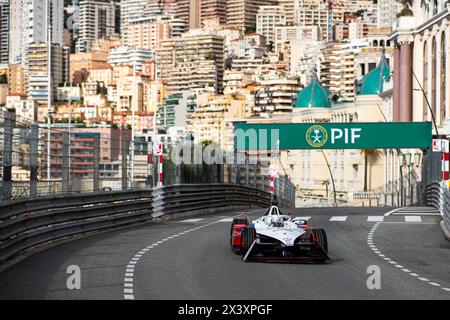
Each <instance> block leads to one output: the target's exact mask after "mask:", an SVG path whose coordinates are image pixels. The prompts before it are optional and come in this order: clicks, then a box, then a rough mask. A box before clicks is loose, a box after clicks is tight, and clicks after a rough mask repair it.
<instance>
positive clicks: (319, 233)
mask: <svg viewBox="0 0 450 320" xmlns="http://www.w3.org/2000/svg"><path fill="white" fill-rule="evenodd" d="M311 232H312V233H313V235H314V239H315V241H317V242H318V244H319V245H320V246H321V247H322V249H323V250H324V251H325V252H326V253H328V239H327V234H326V232H325V230H324V229H311Z"/></svg>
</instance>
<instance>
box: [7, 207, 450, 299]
mask: <svg viewBox="0 0 450 320" xmlns="http://www.w3.org/2000/svg"><path fill="white" fill-rule="evenodd" d="M264 211H265V210H264V209H250V210H241V209H240V210H235V211H234V212H229V211H228V212H220V213H217V214H214V215H207V216H199V217H194V218H190V219H189V220H188V219H187V218H186V219H179V220H176V221H175V220H174V221H170V222H166V223H148V224H145V225H141V226H137V227H131V228H128V229H122V230H116V231H111V232H107V233H102V234H97V235H92V236H89V237H86V238H82V239H79V240H75V241H72V242H67V243H64V244H60V245H58V246H56V247H53V248H49V249H47V250H45V251H42V252H39V253H36V254H34V255H32V256H30V257H28V258H26V259H24V260H23V261H21V262H19V263H18V264H16V265H15V266H13V267H12V268H10V269H8V270H6V271H4V272H3V273H2V274H0V299H1V300H5V299H118V300H122V299H124V298H125V297H126V296H127V295H126V294H124V290H125V289H127V288H128V291H127V292H128V293H129V292H130V286H129V287H125V279H126V278H127V277H128V278H129V277H130V276H131V277H132V279H131V280H132V285H131V288H132V290H131V291H132V294H128V297H130V296H132V298H134V299H183V300H184V299H195V300H207V299H220V300H227V299H446V300H449V299H450V289H449V288H450V269H449V268H448V266H449V265H450V243H449V242H447V241H446V240H445V239H444V237H443V235H442V233H441V230H440V227H439V224H438V223H439V220H440V218H439V217H438V216H423V217H422V218H421V221H420V222H405V217H404V216H402V215H392V216H389V217H384V218H380V219H383V222H373V221H368V217H369V216H377V217H382V216H383V214H384V213H386V212H387V211H388V209H384V208H328V209H327V208H316V209H296V210H289V211H290V212H292V213H293V216H303V217H304V216H310V217H311V219H310V220H309V223H310V224H312V225H315V226H317V227H322V228H324V229H326V232H327V236H328V242H329V255H330V257H331V261H329V262H328V263H326V264H307V263H302V264H286V263H261V262H243V261H242V260H241V259H240V257H239V256H238V255H235V254H233V253H232V252H231V251H230V248H229V231H230V222H227V221H226V219H227V218H229V217H231V216H233V215H236V214H237V213H242V212H246V213H249V215H250V217H251V218H257V217H258V216H260V215H261V214H262V213H263V212H264ZM333 216H345V217H347V218H346V219H345V221H330V220H336V219H332V217H333ZM191 219H194V220H191ZM197 219H199V220H197ZM223 219H225V221H223ZM375 219H376V218H375ZM186 220H187V221H186ZM219 220H222V221H219ZM338 220H339V219H338ZM341 220H342V219H341ZM187 230H191V231H189V232H187V233H183V232H185V231H187ZM371 230H372V232H371ZM370 235H371V239H372V242H370V243H369V242H368V241H369V240H368V237H370ZM163 239H166V240H163ZM158 242H159V243H158ZM152 244H155V246H153V245H152ZM144 248H146V249H147V250H145V253H143V252H142V250H143V249H144ZM139 252H141V253H142V254H139V258H135V261H134V264H133V270H132V271H133V273H132V274H131V275H130V274H129V273H128V274H127V272H128V271H129V269H128V267H127V266H130V261H132V259H133V257H135V255H136V254H138V253H139ZM385 258H386V259H385ZM389 260H390V261H389ZM70 265H77V266H79V267H80V269H81V289H80V290H69V289H67V286H66V281H67V278H68V277H69V274H67V273H66V268H67V267H68V266H70ZM369 266H378V267H379V268H380V271H381V288H380V289H373V290H369V289H368V287H367V284H366V282H367V279H368V277H369V276H370V274H368V273H367V268H368V267H369ZM127 270H128V271H127ZM127 281H130V279H128V280H127ZM125 291H126V290H125Z"/></svg>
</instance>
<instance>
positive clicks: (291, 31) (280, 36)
mask: <svg viewBox="0 0 450 320" xmlns="http://www.w3.org/2000/svg"><path fill="white" fill-rule="evenodd" d="M320 39H321V34H320V28H319V27H318V26H307V27H305V26H276V27H275V41H274V47H275V53H277V54H279V53H281V52H282V51H283V46H284V45H285V44H286V43H290V42H293V41H301V40H312V41H319V40H320Z"/></svg>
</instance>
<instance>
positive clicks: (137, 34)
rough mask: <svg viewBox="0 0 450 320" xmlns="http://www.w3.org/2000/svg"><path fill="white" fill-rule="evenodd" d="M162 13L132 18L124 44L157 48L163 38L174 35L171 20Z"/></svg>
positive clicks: (142, 47)
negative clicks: (164, 17) (161, 14)
mask: <svg viewBox="0 0 450 320" xmlns="http://www.w3.org/2000/svg"><path fill="white" fill-rule="evenodd" d="M161 17H162V16H160V15H157V16H155V15H150V16H147V17H143V18H140V19H136V20H132V21H131V23H130V25H129V26H128V27H127V30H126V37H125V41H124V45H126V46H129V47H132V48H141V49H148V50H155V49H156V48H158V47H159V43H160V41H161V40H164V39H168V38H170V37H171V36H172V28H171V24H170V21H169V20H167V19H162V18H161Z"/></svg>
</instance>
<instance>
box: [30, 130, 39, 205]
mask: <svg viewBox="0 0 450 320" xmlns="http://www.w3.org/2000/svg"><path fill="white" fill-rule="evenodd" d="M38 146H39V125H38V124H37V123H33V124H32V125H31V137H30V197H32V198H33V197H37V183H38V168H39V164H38Z"/></svg>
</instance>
